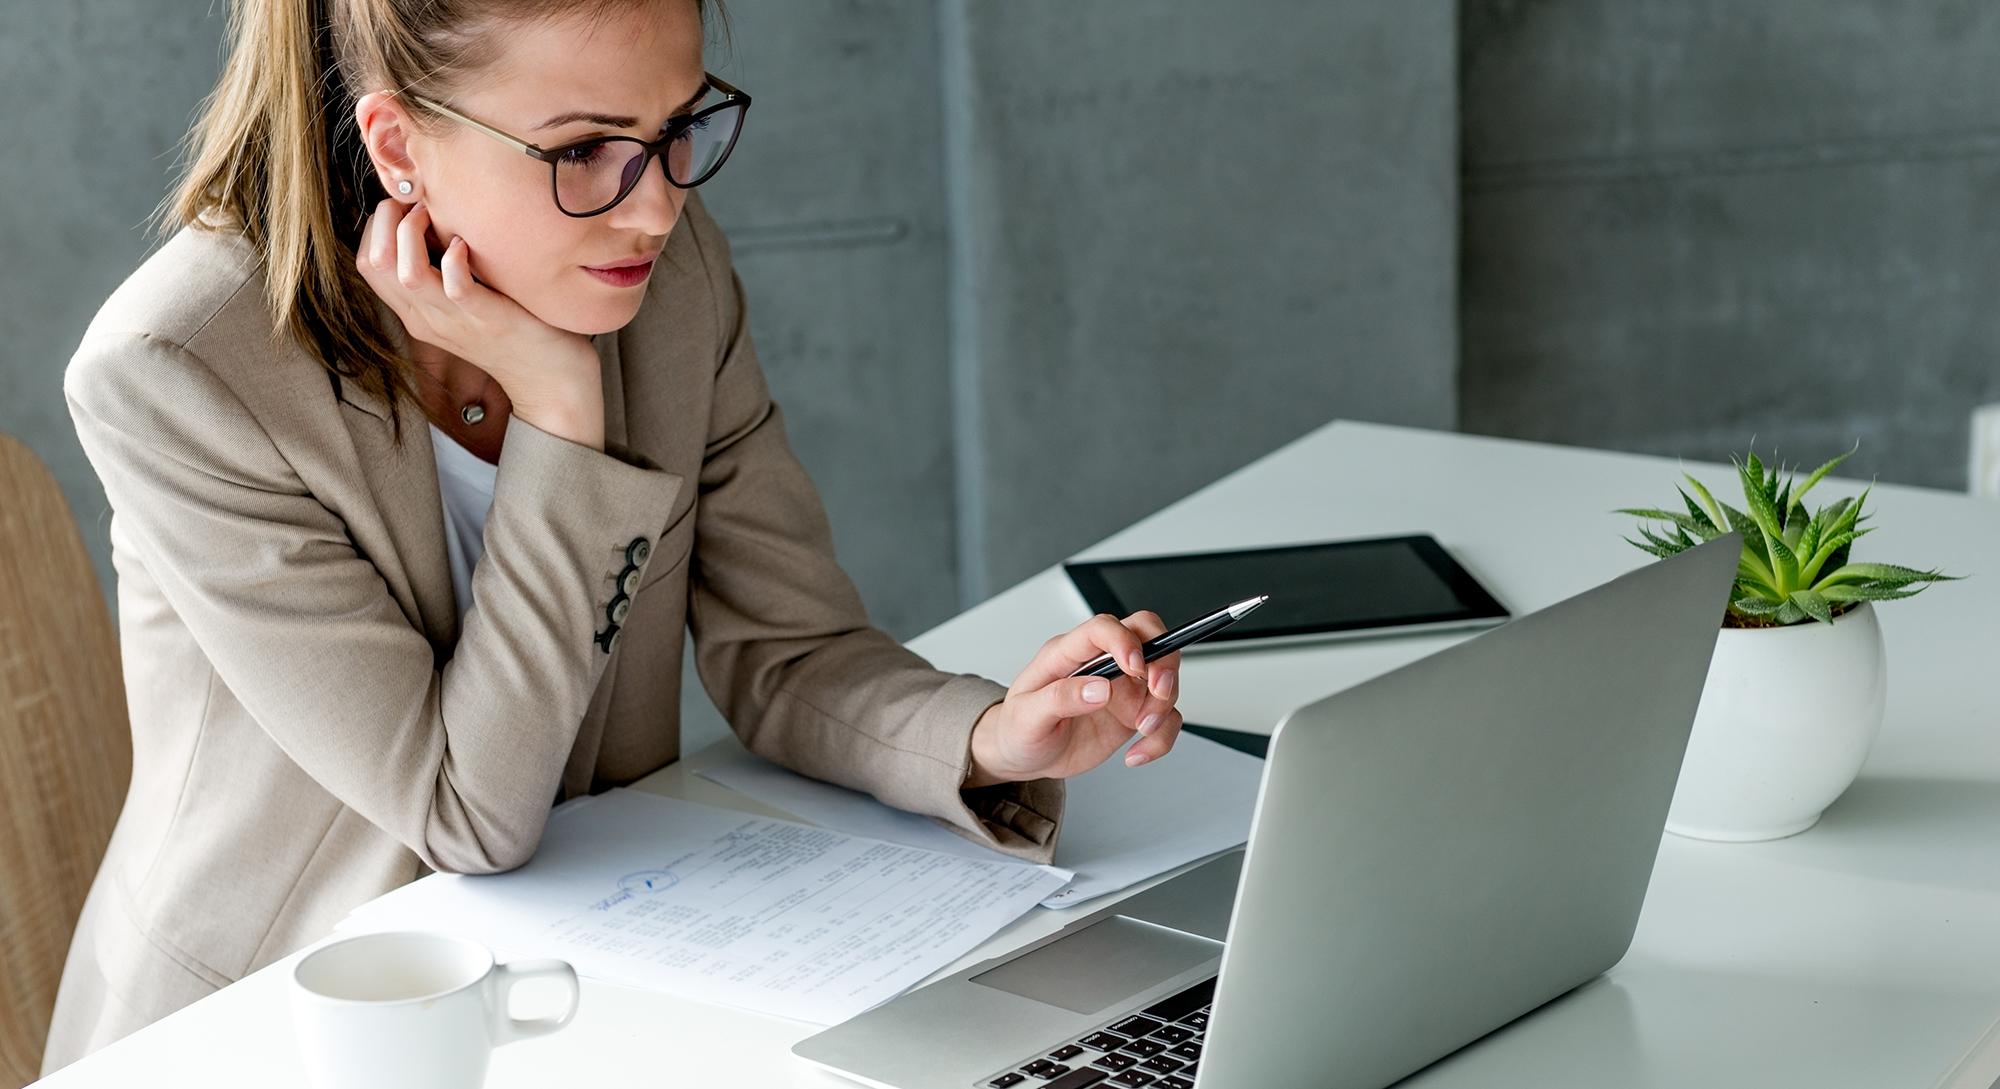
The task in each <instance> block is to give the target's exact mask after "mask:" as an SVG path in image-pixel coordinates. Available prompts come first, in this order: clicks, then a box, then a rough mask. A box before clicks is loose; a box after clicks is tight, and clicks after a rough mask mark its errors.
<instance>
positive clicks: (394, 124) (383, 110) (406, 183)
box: [354, 91, 423, 204]
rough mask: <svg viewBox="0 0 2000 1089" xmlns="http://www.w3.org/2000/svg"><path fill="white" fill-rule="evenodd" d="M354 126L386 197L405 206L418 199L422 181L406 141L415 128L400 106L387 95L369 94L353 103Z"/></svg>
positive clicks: (378, 92) (392, 96) (382, 92)
mask: <svg viewBox="0 0 2000 1089" xmlns="http://www.w3.org/2000/svg"><path fill="white" fill-rule="evenodd" d="M354 124H355V127H356V128H358V129H359V130H360V132H361V145H362V146H363V147H365V148H367V149H368V158H369V159H370V160H371V161H372V162H373V163H374V164H375V173H376V175H377V176H378V177H380V178H381V180H382V188H383V189H384V190H385V191H387V192H388V194H389V196H390V197H391V198H393V199H395V200H400V201H402V202H404V203H405V204H414V203H416V202H417V201H418V200H419V199H421V197H422V195H423V180H422V179H421V178H419V177H418V176H417V164H416V160H414V159H413V158H411V156H410V139H411V137H412V136H413V135H415V134H416V132H417V128H416V123H415V121H414V120H413V119H412V118H411V117H410V112H409V111H408V110H407V109H405V108H404V107H403V103H402V102H401V101H399V100H398V99H397V98H396V96H395V95H394V94H391V93H390V92H388V91H370V92H368V93H367V94H365V95H362V96H361V98H360V99H359V100H357V101H356V102H355V103H354Z"/></svg>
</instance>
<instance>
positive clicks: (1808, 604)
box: [1791, 590, 1833, 624]
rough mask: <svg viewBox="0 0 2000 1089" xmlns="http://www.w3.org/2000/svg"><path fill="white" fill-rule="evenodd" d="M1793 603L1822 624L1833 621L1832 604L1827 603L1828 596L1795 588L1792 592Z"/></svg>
mask: <svg viewBox="0 0 2000 1089" xmlns="http://www.w3.org/2000/svg"><path fill="white" fill-rule="evenodd" d="M1791 603H1792V604H1794V605H1797V606H1798V607H1799V611H1800V612H1803V613H1805V614H1806V615H1807V616H1810V617H1812V618H1813V619H1814V620H1817V621H1819V622H1820V623H1822V624H1831V623H1833V608H1832V606H1830V605H1828V604H1827V601H1826V598H1824V597H1821V596H1820V595H1818V594H1816V593H1813V592H1812V591H1811V590H1794V591H1793V592H1792V597H1791Z"/></svg>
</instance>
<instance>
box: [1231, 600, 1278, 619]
mask: <svg viewBox="0 0 2000 1089" xmlns="http://www.w3.org/2000/svg"><path fill="white" fill-rule="evenodd" d="M1269 600H1271V595H1269V594H1258V595H1257V596H1256V597H1251V598H1245V599H1243V600H1242V601H1239V602H1237V603H1236V604H1234V605H1231V606H1230V607H1229V615H1230V616H1233V617H1235V618H1236V619H1238V620H1241V619H1243V617H1244V616H1245V615H1247V614H1248V613H1249V612H1250V610H1252V609H1254V608H1256V607H1257V606H1259V605H1262V604H1263V603H1265V602H1266V601H1269Z"/></svg>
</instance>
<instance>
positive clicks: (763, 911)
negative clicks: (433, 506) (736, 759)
mask: <svg viewBox="0 0 2000 1089" xmlns="http://www.w3.org/2000/svg"><path fill="white" fill-rule="evenodd" d="M1070 876H1071V875H1070V874H1069V873H1067V872H1066V871H1063V870H1058V869H1055V868H1053V867H1047V866H1035V865H1030V864H1027V863H1023V862H1019V861H1016V860H1012V859H1008V858H1006V857H1004V856H1001V855H998V854H996V853H991V852H989V853H988V855H987V857H985V858H981V859H973V858H967V857H963V856H960V855H952V854H945V853H941V852H938V851H931V850H925V849H923V848H920V847H911V846H907V845H903V844H896V843H885V842H882V841H880V840H874V839H866V838H863V837H860V836H853V835H848V834H845V833H842V832H835V831H830V830H827V829H824V828H815V827H812V826H810V825H803V824H795V823H792V822H790V821H780V820H772V819H769V818H766V817H759V816H753V815H750V814H746V813H739V812H735V811H733V810H728V809H719V808H716V807H714V806H706V805H698V804H696V803H693V802H685V801H680V800H678V799H674V798H663V797H659V796H656V795H652V794H646V793H642V792H637V791H630V790H614V791H610V792H607V793H605V794H601V795H598V796H596V797H593V798H588V799H580V800H578V801H577V802H576V803H573V804H571V805H567V806H564V807H563V808H562V809H561V810H559V811H558V812H557V813H555V814H554V815H553V816H551V818H550V820H549V827H548V831H547V833H546V834H545V835H544V837H543V840H542V844H541V847H540V849H539V850H537V851H536V853H535V857H534V859H533V860H532V861H530V862H529V863H528V864H527V865H526V866H523V867H522V868H520V869H518V870H514V871H512V872H510V873H503V874H494V875H491V876H478V877H465V876H457V875H447V874H434V875H432V876H430V877H426V878H424V879H423V880H421V881H417V882H414V883H412V884H410V885H406V886H404V887H403V888H401V889H398V890H396V891H394V892H391V893H389V894H388V895H386V896H383V897H381V898H379V899H377V900H375V901H373V902H371V903H368V904H365V905H363V906H362V907H360V908H359V909H357V910H356V911H355V912H354V913H353V914H351V915H350V916H348V918H347V920H346V921H345V922H343V923H342V924H341V926H340V929H341V930H343V931H375V930H392V929H404V928H421V929H441V930H449V931H454V932H458V933H462V934H464V935H465V936H467V937H470V938H473V939H474V940H477V941H481V942H484V943H485V944H486V945H488V946H489V947H491V948H493V949H494V950H495V951H496V952H497V953H498V954H499V955H500V956H501V957H503V958H508V957H523V956H537V957H560V958H562V959H563V960H566V961H569V962H570V964H572V965H573V966H575V968H576V970H577V971H578V972H579V973H580V974H583V975H586V976H593V977H596V978H599V979H605V980H610V981H613V982H617V983H623V984H628V985H631V986H637V987H646V988H652V989H655V990H660V991H666V992H669V993H672V994H676V995H682V996H686V997H690V998H698V999H702V1000H704V1001H712V1002H719V1003H722V1004H725V1005H729V1006H736V1007H739V1008H742V1009H747V1010H754V1011H757V1012H761V1013H769V1014H775V1015H777V1016H780V1017H788V1018H792V1019H794V1020H799V1021H806V1022H810V1023H813V1024H818V1025H830V1024H836V1023H838V1022H840V1021H844V1020H847V1019H848V1018H850V1017H853V1016H854V1015H856V1014H858V1013H861V1012H862V1011H864V1010H866V1009H868V1008H870V1007H872V1006H875V1005H879V1004H880V1003H882V1002H885V1001H887V1000H889V999H891V998H894V997H895V996H896V995H898V994H901V993H902V992H903V991H905V990H907V989H909V988H910V987H911V986H913V985H915V984H916V983H918V982H920V981H922V980H923V979H924V978H925V977H927V976H929V975H930V974H931V973H933V972H935V971H937V970H938V969H939V968H942V967H944V966H945V965H947V964H949V963H951V962H952V961H954V960H957V959H958V958H959V957H961V956H964V955H965V954H966V953H968V952H970V951H971V950H972V949H973V948H974V947H975V946H977V945H978V944H979V943H981V942H983V941H985V940H986V939H987V938H989V937H991V936H992V935H993V934H994V933H995V932H997V931H999V930H1000V929H1001V928H1002V927H1004V926H1006V925H1007V924H1008V923H1009V922H1012V921H1013V920H1014V919H1015V918H1017V917H1019V916H1020V915H1022V914H1023V913H1025V912H1027V911H1028V910H1029V909H1031V908H1033V907H1034V906H1035V904H1036V903H1037V902H1039V901H1040V900H1041V899H1042V898H1043V897H1045V896H1047V895H1048V894H1049V893H1050V892H1051V891H1053V890H1054V889H1056V888H1057V887H1059V886H1061V885H1063V884H1064V883H1066V882H1067V881H1068V880H1069V879H1070Z"/></svg>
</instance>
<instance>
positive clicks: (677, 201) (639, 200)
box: [605, 157, 687, 237]
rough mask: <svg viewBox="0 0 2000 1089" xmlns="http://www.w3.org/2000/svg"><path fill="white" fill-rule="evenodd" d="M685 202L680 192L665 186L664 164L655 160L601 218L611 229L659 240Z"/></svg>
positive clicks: (669, 229) (672, 187)
mask: <svg viewBox="0 0 2000 1089" xmlns="http://www.w3.org/2000/svg"><path fill="white" fill-rule="evenodd" d="M686 199H687V198H686V194H685V191H684V190H681V189H678V188H676V187H675V186H673V185H672V184H670V183H668V181H667V169H666V160H665V159H663V158H660V157H655V158H654V159H653V161H652V162H650V163H647V164H646V169H645V172H644V173H642V174H640V175H639V181H638V182H637V183H636V184H635V185H633V186H632V191H631V192H630V193H627V194H625V199H624V200H622V201H619V202H618V206H617V207H616V208H613V209H611V211H609V212H607V213H606V214H605V215H606V218H607V219H608V220H610V225H611V226H613V227H620V228H624V229H626V230H633V231H639V232H642V233H645V234H649V235H653V236H655V237H661V236H664V235H666V233H667V232H668V231H671V230H672V229H673V226H674V222H675V220H677V219H679V218H680V214H681V202H682V201H684V200H686Z"/></svg>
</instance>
